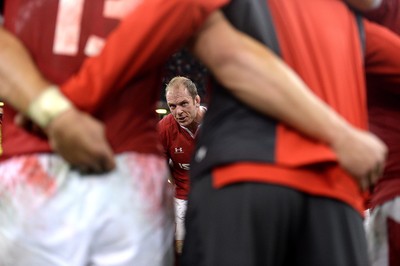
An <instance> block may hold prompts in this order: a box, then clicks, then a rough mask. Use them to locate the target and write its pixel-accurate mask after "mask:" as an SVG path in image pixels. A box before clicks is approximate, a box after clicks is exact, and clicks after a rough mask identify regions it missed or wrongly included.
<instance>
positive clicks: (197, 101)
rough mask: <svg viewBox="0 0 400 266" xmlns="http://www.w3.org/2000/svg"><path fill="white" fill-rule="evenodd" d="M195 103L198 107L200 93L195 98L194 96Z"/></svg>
mask: <svg viewBox="0 0 400 266" xmlns="http://www.w3.org/2000/svg"><path fill="white" fill-rule="evenodd" d="M194 103H195V105H196V106H197V107H198V106H200V96H199V95H197V96H196V97H195V98H194Z"/></svg>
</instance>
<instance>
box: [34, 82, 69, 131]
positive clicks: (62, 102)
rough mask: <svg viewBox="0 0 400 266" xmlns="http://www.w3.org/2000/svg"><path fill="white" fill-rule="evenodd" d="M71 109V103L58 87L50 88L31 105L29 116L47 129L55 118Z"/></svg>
mask: <svg viewBox="0 0 400 266" xmlns="http://www.w3.org/2000/svg"><path fill="white" fill-rule="evenodd" d="M71 107H72V104H71V102H70V101H69V100H68V99H67V98H66V97H65V96H64V95H63V94H62V93H61V92H60V91H59V89H58V87H57V86H49V87H48V88H46V90H44V91H43V92H42V93H41V94H40V95H39V96H38V97H37V98H36V99H35V100H33V101H32V102H31V103H30V105H29V107H28V113H27V115H28V116H29V118H30V119H32V121H34V122H35V123H36V124H38V125H39V126H40V127H42V128H45V127H47V126H48V125H49V123H50V122H51V121H52V120H53V119H54V118H55V117H57V116H58V115H60V114H61V113H63V112H65V111H67V110H68V109H70V108H71Z"/></svg>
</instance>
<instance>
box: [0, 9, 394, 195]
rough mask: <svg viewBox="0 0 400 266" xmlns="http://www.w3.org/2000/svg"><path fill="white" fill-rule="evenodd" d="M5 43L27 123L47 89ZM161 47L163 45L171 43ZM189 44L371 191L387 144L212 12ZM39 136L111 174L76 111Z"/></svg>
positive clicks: (3, 92) (93, 126)
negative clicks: (325, 149)
mask: <svg viewBox="0 0 400 266" xmlns="http://www.w3.org/2000/svg"><path fill="white" fill-rule="evenodd" d="M121 26H122V27H124V26H126V24H124V23H122V25H121ZM153 34H156V33H154V32H153ZM121 36H122V37H123V36H124V35H123V34H122V35H121ZM121 36H120V37H121ZM123 38H125V37H123ZM4 39H6V40H7V41H8V42H9V47H3V48H8V49H1V48H2V47H0V62H1V63H0V79H1V80H2V81H3V82H2V84H3V85H2V87H0V97H1V98H3V99H4V100H6V101H7V102H8V103H9V104H11V105H13V106H14V107H15V108H16V109H18V110H19V111H21V112H22V113H24V114H26V115H28V116H29V115H30V114H29V113H28V112H27V110H28V109H29V106H30V105H31V104H32V103H34V102H35V101H36V100H37V98H38V96H39V95H41V94H42V93H43V91H45V88H47V87H48V85H50V83H49V82H48V81H46V80H45V79H44V78H43V77H42V76H41V75H40V73H39V72H38V71H37V69H36V68H35V66H34V64H33V63H32V61H31V59H30V58H29V54H28V53H27V52H26V51H25V52H24V48H23V46H22V45H20V44H17V43H18V41H17V40H15V39H13V37H12V36H10V35H9V33H7V32H5V31H4V30H1V31H0V40H4ZM108 41H109V43H108V44H110V45H111V44H112V43H113V42H114V43H116V42H118V31H116V32H115V34H114V35H112V36H111V37H110V39H109V40H108ZM164 41H166V42H168V38H167V39H165V40H164ZM0 43H7V42H3V41H1V42H0ZM188 45H189V46H190V47H191V49H192V51H193V53H194V54H195V55H196V56H197V57H198V58H199V59H200V60H201V61H202V62H203V63H204V64H205V65H206V66H207V67H208V68H209V69H210V70H211V71H212V72H213V74H214V75H215V77H216V78H217V79H218V80H219V81H220V82H221V83H222V84H223V85H224V86H225V87H226V88H228V89H230V90H231V91H232V93H233V94H234V95H235V96H236V97H238V98H239V99H240V100H242V101H243V102H245V103H246V104H248V105H250V106H252V107H253V108H255V109H256V110H258V111H259V112H261V113H264V114H266V115H269V116H272V117H274V118H276V119H278V120H280V121H282V122H284V123H287V124H288V125H290V126H292V127H294V128H296V129H297V130H299V131H300V132H302V133H304V134H306V135H308V136H309V137H312V138H315V139H317V140H319V141H321V142H324V143H326V144H327V145H330V146H331V147H332V148H333V150H334V151H335V152H336V154H337V156H338V160H339V163H340V164H341V165H342V166H343V167H344V168H345V169H346V170H347V171H348V172H349V173H350V174H352V175H353V176H354V177H355V178H356V180H357V181H358V182H359V184H360V186H361V187H363V188H365V187H367V186H368V185H369V181H368V180H367V179H366V176H367V175H368V174H369V173H371V172H373V170H374V169H375V168H376V166H377V165H382V164H383V161H384V158H385V154H386V147H385V146H384V144H383V143H382V142H381V141H380V140H378V139H377V138H376V137H375V136H373V135H372V134H370V133H368V132H364V131H360V130H358V129H355V128H354V127H352V126H351V125H350V124H348V123H347V122H346V121H345V120H344V119H342V118H341V117H340V116H339V115H337V114H336V112H335V111H333V110H332V109H331V108H330V107H329V106H327V105H326V104H325V103H323V102H322V101H321V100H320V99H319V98H317V97H316V96H315V95H314V94H313V93H312V92H311V91H310V90H309V89H308V87H307V86H306V85H305V84H304V83H303V82H302V80H301V79H300V78H299V77H298V76H297V75H296V74H295V73H294V72H293V71H292V70H291V69H290V68H289V67H288V66H287V65H286V64H284V63H283V62H282V61H281V60H280V59H279V58H278V57H277V56H275V55H274V54H273V53H272V52H271V51H269V50H268V49H267V48H266V47H265V46H263V45H262V44H260V43H258V42H257V41H255V40H253V39H252V38H249V37H248V36H246V35H244V34H242V33H240V32H238V31H237V30H235V29H234V28H233V27H232V26H231V25H230V24H229V23H228V21H227V20H226V19H225V18H224V16H223V15H222V13H220V12H219V11H215V12H213V13H212V14H211V15H210V16H209V17H208V18H207V19H206V21H205V23H204V24H203V25H202V27H201V28H200V29H199V30H198V31H197V32H196V34H194V35H192V39H191V41H190V42H189V43H188ZM167 46H168V45H167ZM108 47H110V46H108ZM108 52H109V48H107V45H106V47H105V49H104V50H103V52H102V54H101V55H100V56H98V57H95V58H92V59H89V60H88V61H87V62H86V64H85V65H84V67H83V68H84V71H81V72H80V73H78V75H77V76H75V77H73V78H71V79H70V80H69V81H68V82H67V83H66V84H64V85H63V86H61V89H62V90H63V91H64V92H67V93H66V94H67V95H69V94H68V93H70V92H72V91H74V90H75V88H77V89H76V90H77V91H79V90H80V89H82V88H80V87H79V84H81V83H80V80H83V79H84V80H88V79H86V78H84V76H85V75H95V74H96V71H95V70H96V69H98V68H99V67H100V68H101V66H103V65H104V64H105V63H106V62H107V63H109V59H110V57H109V55H108V57H107V53H108ZM131 53H132V54H131V57H130V60H132V61H131V62H132V64H133V66H131V67H136V68H140V67H142V66H141V65H140V64H141V63H142V64H145V61H142V62H141V61H137V60H135V56H137V55H136V54H137V53H135V51H134V50H132V51H131ZM167 55H168V53H165V56H167ZM105 58H108V59H107V60H106V59H105ZM160 60H161V59H160ZM118 62H119V61H118V58H115V62H114V63H115V64H114V65H113V71H122V70H124V67H121V68H119V66H118ZM143 67H144V66H143ZM11 69H12V70H11ZM18 71H19V72H20V73H21V72H22V71H23V72H25V73H24V76H25V78H24V79H21V76H19V74H18ZM13 73H15V74H13ZM27 73H30V74H29V75H27ZM116 77H118V76H116ZM82 84H86V83H82ZM86 85H87V86H89V87H84V89H85V90H86V91H87V90H96V91H97V92H99V91H100V94H97V95H100V97H101V95H106V94H107V91H109V90H111V89H112V87H111V86H110V87H107V86H104V85H101V83H98V84H97V86H98V87H96V86H95V85H94V84H93V85H92V87H90V84H86ZM268 88H274V89H273V90H270V89H268ZM114 89H115V87H114ZM98 100H99V99H98ZM98 100H97V101H98ZM80 104H81V105H83V106H80V107H81V108H83V109H85V110H88V111H90V110H92V109H91V108H90V107H89V108H85V107H84V105H85V103H80ZM293 106H295V107H296V108H294V107H293ZM79 116H82V117H85V119H84V120H81V121H83V122H84V123H80V125H79V127H80V129H79V128H78V126H75V124H74V123H71V121H73V120H75V119H76V117H79ZM66 125H68V126H66ZM44 129H45V131H46V132H47V134H48V137H49V139H50V142H51V143H52V146H53V148H54V149H55V150H56V151H57V152H59V153H60V154H61V155H62V156H64V158H66V159H67V160H68V161H70V162H71V163H72V164H75V165H77V166H81V167H82V166H83V167H89V168H90V169H92V170H97V171H101V170H110V169H112V168H113V167H114V163H113V160H112V154H111V150H110V149H109V147H108V145H107V143H106V140H105V137H104V132H103V129H102V126H101V124H99V123H98V121H95V120H94V119H92V118H90V117H89V116H87V115H86V114H84V113H82V112H80V111H78V110H77V109H76V108H75V107H74V106H73V105H71V106H70V107H69V109H68V110H66V111H65V110H64V111H63V112H61V113H58V114H56V115H54V117H52V120H51V121H50V123H49V124H48V125H46V126H45V127H44ZM82 129H84V130H82ZM91 134H92V135H94V136H97V138H98V142H97V143H96V145H98V143H102V149H94V148H93V147H91V145H92V146H93V141H85V140H82V139H83V138H85V136H86V138H87V139H89V140H91V137H88V136H91ZM100 141H101V142H100ZM76 143H78V144H76ZM71 147H73V150H74V151H72V149H71ZM78 148H80V149H78ZM378 174H379V173H377V175H378ZM377 175H376V177H375V178H377Z"/></svg>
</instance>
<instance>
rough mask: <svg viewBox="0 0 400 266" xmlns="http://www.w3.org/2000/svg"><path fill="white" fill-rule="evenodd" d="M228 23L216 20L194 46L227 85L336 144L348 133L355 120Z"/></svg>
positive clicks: (267, 110) (299, 127) (258, 105)
mask: <svg viewBox="0 0 400 266" xmlns="http://www.w3.org/2000/svg"><path fill="white" fill-rule="evenodd" d="M212 19H215V20H216V21H218V20H219V19H220V18H218V15H217V16H215V17H214V18H212ZM223 20H224V19H223ZM225 22H226V21H225ZM225 22H222V23H221V22H218V23H212V22H210V24H209V25H211V26H210V27H205V28H203V29H202V32H200V33H199V35H198V37H197V39H196V41H195V42H194V46H193V49H194V50H193V51H194V53H195V54H196V55H197V56H198V57H199V58H200V59H201V60H202V61H203V62H204V64H205V65H206V66H207V67H209V68H210V69H211V71H212V72H213V74H214V75H215V76H216V78H217V79H218V80H219V82H221V83H222V84H223V85H224V87H226V88H227V89H229V90H230V91H231V92H232V93H233V94H234V95H235V96H236V97H238V98H239V99H240V100H242V101H243V102H245V103H246V104H248V105H249V106H251V107H252V108H254V109H256V110H258V111H259V112H261V113H263V114H266V115H268V116H271V117H273V118H276V119H278V120H279V121H282V122H284V123H286V124H287V125H289V126H291V127H293V128H295V129H297V130H299V131H300V132H302V133H304V134H305V135H307V136H309V137H312V138H314V139H317V140H319V141H323V142H325V143H328V144H331V145H332V144H333V142H335V141H337V139H338V138H340V133H338V132H343V133H345V132H346V129H347V128H348V127H350V125H349V124H348V123H347V122H346V121H345V120H344V119H343V118H341V117H340V116H339V115H337V114H336V112H334V111H333V110H332V109H331V108H330V107H329V106H328V105H326V104H325V103H324V102H323V101H321V100H320V99H319V98H317V97H316V96H315V95H314V94H313V93H312V92H311V91H310V89H309V88H308V87H307V86H306V85H305V84H304V82H303V81H302V80H301V79H300V78H299V77H298V76H297V75H296V74H295V73H294V72H293V71H292V70H291V69H290V68H289V67H288V66H287V65H286V64H284V63H283V62H282V61H281V60H280V59H279V58H278V57H277V56H275V55H274V54H273V53H272V52H270V51H269V50H267V49H266V48H265V46H263V45H261V44H260V43H258V42H256V41H254V40H253V39H250V38H249V37H247V36H245V35H243V34H240V33H238V32H237V31H236V30H234V29H233V28H232V27H231V26H229V24H227V23H225ZM214 25H218V26H214ZM219 40H220V41H219Z"/></svg>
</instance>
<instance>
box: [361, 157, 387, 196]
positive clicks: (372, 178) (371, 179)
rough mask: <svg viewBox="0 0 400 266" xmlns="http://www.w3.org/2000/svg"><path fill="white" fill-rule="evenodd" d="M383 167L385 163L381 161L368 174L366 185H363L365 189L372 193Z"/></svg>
mask: <svg viewBox="0 0 400 266" xmlns="http://www.w3.org/2000/svg"><path fill="white" fill-rule="evenodd" d="M383 169H384V165H383V164H381V163H380V164H377V165H376V166H375V168H374V169H373V170H372V171H370V172H369V173H368V174H367V177H366V178H365V179H364V180H365V185H364V186H363V189H364V190H368V191H369V192H371V193H372V191H373V190H374V187H375V184H376V182H377V181H378V179H379V178H380V177H381V176H382V174H383Z"/></svg>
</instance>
